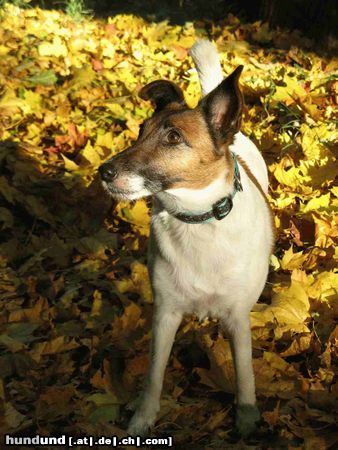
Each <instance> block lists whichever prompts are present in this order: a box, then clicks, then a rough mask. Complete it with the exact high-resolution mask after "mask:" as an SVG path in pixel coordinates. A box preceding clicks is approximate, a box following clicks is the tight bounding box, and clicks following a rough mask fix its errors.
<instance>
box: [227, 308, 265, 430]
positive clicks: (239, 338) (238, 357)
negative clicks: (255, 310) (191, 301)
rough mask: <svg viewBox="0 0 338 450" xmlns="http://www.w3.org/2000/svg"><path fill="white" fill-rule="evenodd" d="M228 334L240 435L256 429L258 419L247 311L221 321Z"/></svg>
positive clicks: (237, 425) (237, 424) (237, 423)
mask: <svg viewBox="0 0 338 450" xmlns="http://www.w3.org/2000/svg"><path fill="white" fill-rule="evenodd" d="M223 325H225V327H226V329H227V331H228V332H229V334H230V342H231V349H232V356H233V360H234V365H235V372H236V388H237V411H236V427H237V429H238V431H239V433H240V434H241V435H242V436H244V437H245V436H248V435H250V434H251V433H252V432H253V431H255V429H256V422H257V421H258V420H259V419H260V414H259V410H258V408H257V406H256V394H255V377H254V373H253V368H252V345H251V329H250V318H249V314H248V313H244V312H243V313H239V314H236V315H231V319H230V320H229V319H228V320H227V321H226V322H223Z"/></svg>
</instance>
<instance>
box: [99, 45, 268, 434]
mask: <svg viewBox="0 0 338 450" xmlns="http://www.w3.org/2000/svg"><path fill="white" fill-rule="evenodd" d="M190 54H191V56H192V58H193V61H194V63H195V66H196V69H197V72H198V75H199V80H200V84H201V88H202V93H203V97H202V99H201V101H200V102H199V104H198V106H197V107H196V108H194V109H190V108H189V107H188V106H187V105H186V103H185V101H184V95H183V92H182V90H181V89H180V88H179V86H177V85H176V84H175V83H173V82H171V81H167V80H158V81H153V82H151V83H149V84H148V85H146V86H144V87H143V88H142V89H141V91H140V93H139V95H140V97H141V98H142V99H145V100H150V101H151V102H152V104H153V105H154V107H155V113H154V115H153V116H152V117H151V118H149V119H147V120H145V122H144V123H143V124H142V125H141V127H140V132H139V136H138V139H137V141H136V142H135V144H134V145H132V146H131V147H130V148H128V149H126V150H124V151H122V152H121V153H119V154H117V155H116V156H114V157H113V158H111V159H110V160H108V161H107V162H105V163H104V164H103V165H102V166H101V167H100V168H99V173H100V176H101V180H102V184H103V187H104V189H105V190H106V191H107V192H108V193H109V194H110V195H111V196H113V197H114V198H116V199H128V200H135V199H139V198H141V197H146V196H153V210H152V218H151V231H150V241H149V246H148V270H149V275H150V280H151V285H152V290H153V296H154V317H153V329H152V342H151V364H150V368H149V370H148V374H147V377H146V384H145V389H144V391H143V393H142V394H141V396H140V397H139V398H138V400H137V401H134V402H133V403H132V404H131V406H130V407H131V408H132V409H134V410H135V412H134V415H133V417H132V419H131V421H130V424H129V428H128V433H129V434H131V435H145V434H147V432H148V431H149V428H150V427H151V426H152V425H153V424H154V422H155V420H156V414H157V412H158V411H159V409H160V395H161V390H162V384H163V377H164V372H165V368H166V365H167V362H168V358H169V356H170V352H171V348H172V345H173V342H174V338H175V334H176V331H177V329H178V327H179V325H180V323H181V321H182V317H183V316H184V315H190V314H195V315H197V316H198V317H199V318H200V319H203V318H205V317H213V318H218V319H219V323H220V327H221V329H222V330H224V331H225V332H227V334H228V335H229V337H230V342H231V348H232V354H233V360H234V366H235V372H236V403H237V405H236V426H237V429H238V431H239V433H240V434H241V435H242V436H247V435H249V434H250V433H252V432H253V431H254V430H255V428H256V424H257V422H258V421H259V418H260V414H259V411H258V408H257V406H256V397H255V381H254V373H253V368H252V347H251V330H250V321H249V313H250V310H251V308H252V306H253V305H254V304H255V303H256V302H257V300H258V298H259V296H260V294H261V292H262V290H263V288H264V285H265V282H266V279H267V274H268V266H269V259H270V255H271V252H272V248H273V243H274V225H273V216H272V213H271V209H270V207H269V203H268V201H267V199H266V193H267V191H268V175H267V168H266V165H265V162H264V160H263V157H262V155H261V154H260V152H259V151H258V149H257V147H256V146H255V145H254V144H253V142H251V141H250V140H249V139H248V138H247V137H245V136H244V135H243V134H242V133H241V132H240V125H241V118H242V109H243V96H242V93H241V90H240V88H239V77H240V74H241V72H242V69H243V66H239V67H237V68H236V69H235V70H234V71H233V72H232V73H231V74H230V75H229V76H228V77H227V78H225V79H223V74H222V69H221V65H220V61H219V57H218V54H217V51H216V48H215V47H214V45H213V44H212V43H211V42H209V41H206V40H201V41H197V42H196V43H195V45H194V46H193V47H192V49H190Z"/></svg>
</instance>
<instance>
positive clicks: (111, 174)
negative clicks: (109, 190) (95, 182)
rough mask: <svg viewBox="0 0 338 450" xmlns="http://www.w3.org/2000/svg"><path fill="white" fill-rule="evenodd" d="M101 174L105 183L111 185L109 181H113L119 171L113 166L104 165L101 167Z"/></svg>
mask: <svg viewBox="0 0 338 450" xmlns="http://www.w3.org/2000/svg"><path fill="white" fill-rule="evenodd" d="M99 173H100V176H101V178H102V180H103V181H106V182H107V183H109V181H113V180H114V178H116V176H117V170H116V169H115V167H114V166H113V165H112V164H102V166H100V167H99Z"/></svg>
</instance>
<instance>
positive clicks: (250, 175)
mask: <svg viewBox="0 0 338 450" xmlns="http://www.w3.org/2000/svg"><path fill="white" fill-rule="evenodd" d="M236 156H237V160H238V162H239V163H240V165H241V166H242V168H243V169H244V171H245V173H246V174H247V176H248V177H249V179H250V180H251V181H252V182H253V184H254V185H255V186H256V188H257V189H258V190H259V192H260V193H261V195H262V197H263V199H264V201H265V204H266V206H267V208H268V211H269V217H270V224H271V229H272V233H273V243H272V247H271V250H270V254H272V253H273V250H274V247H275V241H276V238H277V236H276V227H275V220H274V215H273V211H272V208H271V206H270V203H269V201H268V199H267V197H266V195H265V193H264V191H263V189H262V186H261V185H260V184H259V182H258V180H257V178H256V177H255V175H254V174H253V173H252V172H251V170H250V168H249V167H248V165H247V163H246V162H245V161H244V160H243V159H242V158H241V157H240V156H238V155H236Z"/></svg>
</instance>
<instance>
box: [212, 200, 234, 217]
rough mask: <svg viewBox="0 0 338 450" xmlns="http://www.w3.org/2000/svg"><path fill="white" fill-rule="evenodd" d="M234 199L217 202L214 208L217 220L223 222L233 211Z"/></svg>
mask: <svg viewBox="0 0 338 450" xmlns="http://www.w3.org/2000/svg"><path fill="white" fill-rule="evenodd" d="M232 205H233V204H232V198H231V197H225V198H222V199H221V200H219V201H218V202H216V203H215V204H214V205H213V207H212V212H213V214H214V217H215V219H217V220H222V219H224V217H226V216H227V215H228V214H229V212H230V211H231V210H232Z"/></svg>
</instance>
